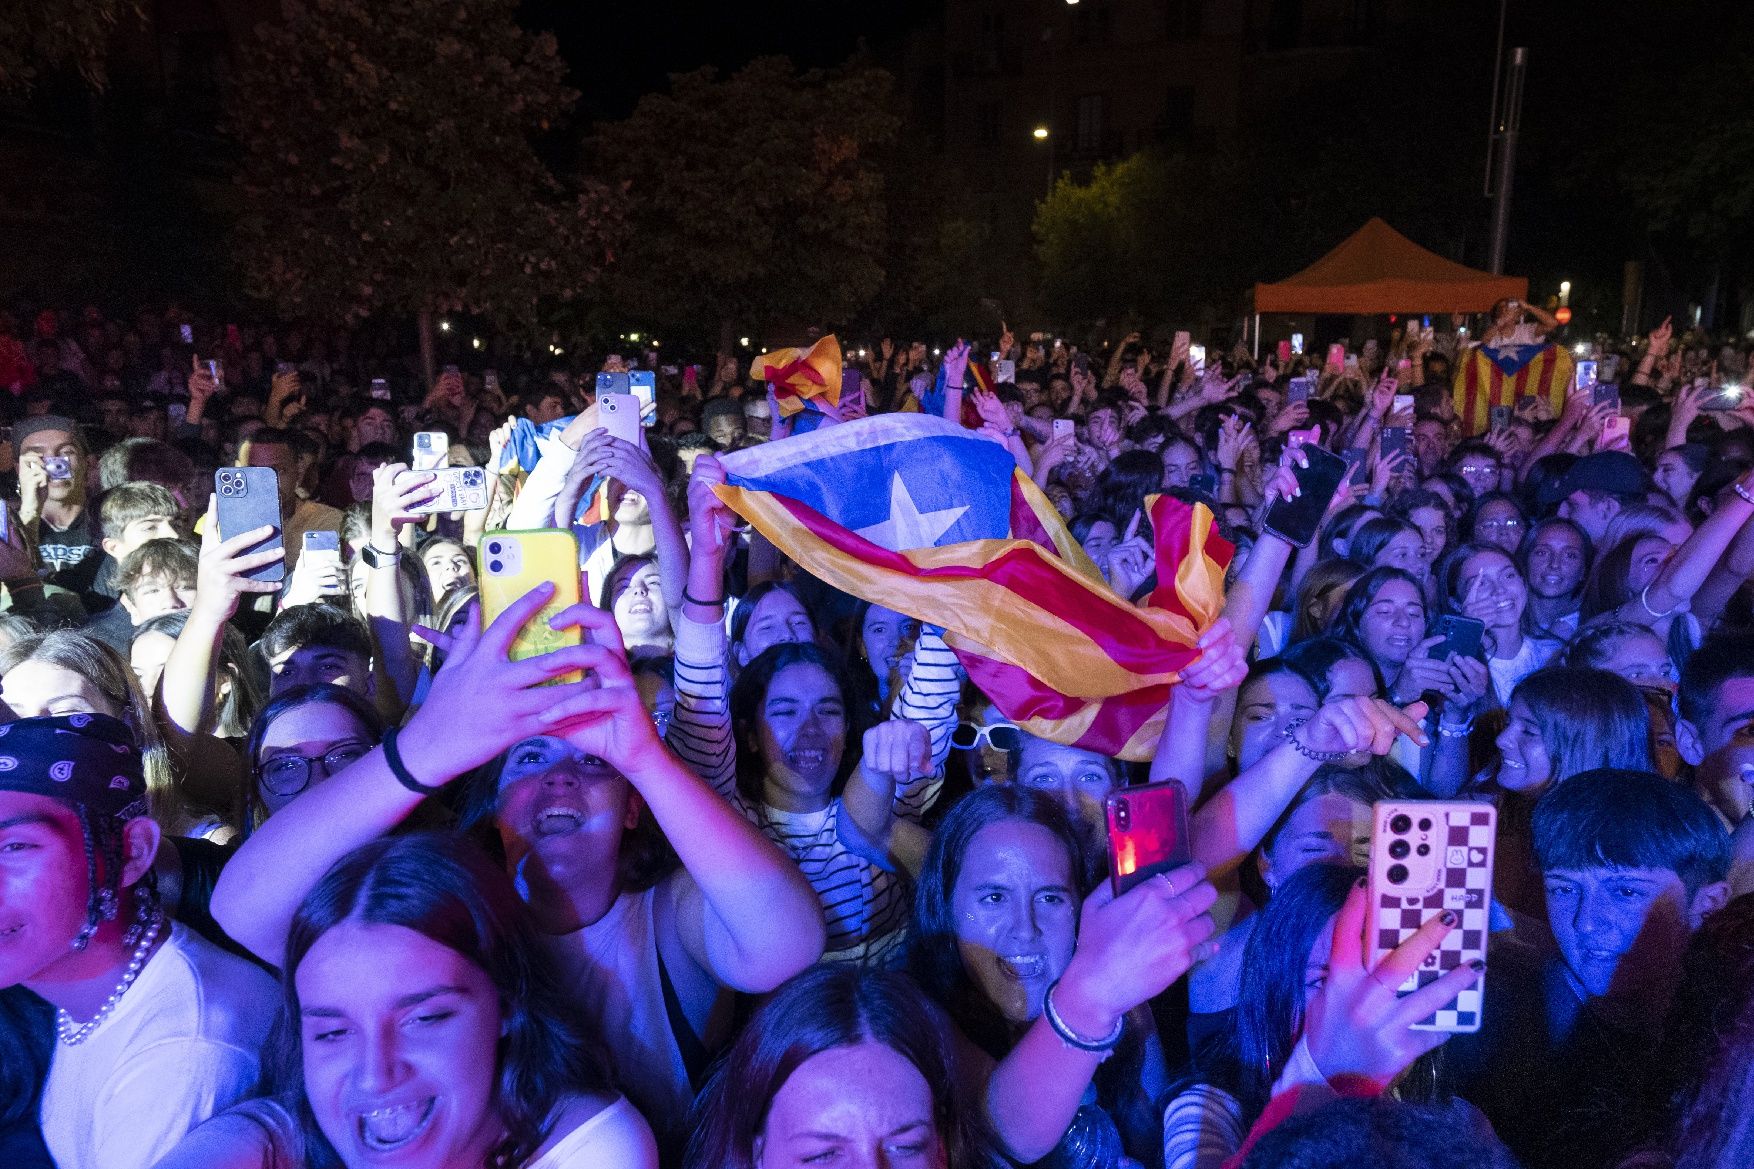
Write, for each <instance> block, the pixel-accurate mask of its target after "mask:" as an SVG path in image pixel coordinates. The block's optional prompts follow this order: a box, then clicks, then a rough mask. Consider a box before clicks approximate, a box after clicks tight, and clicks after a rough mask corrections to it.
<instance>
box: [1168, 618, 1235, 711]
mask: <svg viewBox="0 0 1754 1169" xmlns="http://www.w3.org/2000/svg"><path fill="white" fill-rule="evenodd" d="M1195 644H1196V645H1198V646H1199V648H1200V656H1199V657H1197V658H1195V659H1194V660H1193V661H1192V662H1190V663H1189V664H1188V665H1186V666H1183V667H1182V672H1181V673H1182V676H1181V681H1180V682H1178V683H1176V690H1175V692H1176V696H1177V697H1179V698H1182V699H1186V700H1192V701H1194V702H1205V703H1211V702H1216V701H1218V699H1219V697H1220V696H1222V695H1223V694H1224V693H1225V692H1226V691H1229V690H1234V689H1235V688H1236V687H1238V686H1240V685H1242V679H1243V676H1244V675H1245V674H1247V673H1248V654H1247V653H1246V652H1244V650H1243V647H1242V644H1241V643H1240V642H1239V641H1237V639H1236V631H1235V630H1234V629H1232V628H1231V625H1230V618H1228V617H1220V618H1218V620H1216V621H1214V622H1212V627H1211V628H1210V629H1208V630H1206V632H1205V633H1203V634H1201V635H1200V640H1199V641H1198V642H1196V643H1195Z"/></svg>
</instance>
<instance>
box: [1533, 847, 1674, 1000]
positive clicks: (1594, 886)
mask: <svg viewBox="0 0 1754 1169" xmlns="http://www.w3.org/2000/svg"><path fill="white" fill-rule="evenodd" d="M1542 876H1543V879H1544V883H1545V885H1546V890H1547V922H1548V924H1549V925H1550V926H1551V927H1552V929H1553V940H1554V942H1555V943H1557V944H1558V946H1559V953H1560V955H1561V956H1562V957H1563V958H1564V959H1565V966H1566V969H1567V971H1568V972H1569V973H1570V975H1571V977H1572V980H1573V981H1574V982H1575V983H1576V984H1577V986H1578V988H1579V989H1580V990H1581V991H1582V992H1583V994H1584V995H1585V996H1586V997H1589V998H1603V997H1613V998H1616V999H1620V1000H1622V1001H1626V1002H1628V1003H1640V1004H1649V1003H1652V1002H1664V1001H1667V995H1668V992H1669V990H1670V989H1671V988H1672V987H1673V984H1674V980H1675V977H1676V974H1677V971H1678V968H1679V965H1680V961H1681V955H1682V954H1683V953H1684V952H1685V951H1686V949H1687V938H1688V935H1689V934H1690V933H1691V930H1692V927H1693V925H1694V924H1696V923H1695V922H1694V921H1693V920H1692V919H1693V910H1692V907H1691V906H1690V904H1689V901H1690V899H1689V898H1688V896H1687V887H1686V886H1685V885H1684V884H1683V883H1682V882H1681V878H1680V877H1677V876H1676V875H1675V874H1674V873H1673V872H1672V871H1670V870H1669V869H1621V868H1599V869H1594V868H1592V869H1551V870H1549V871H1547V872H1546V873H1544V874H1542Z"/></svg>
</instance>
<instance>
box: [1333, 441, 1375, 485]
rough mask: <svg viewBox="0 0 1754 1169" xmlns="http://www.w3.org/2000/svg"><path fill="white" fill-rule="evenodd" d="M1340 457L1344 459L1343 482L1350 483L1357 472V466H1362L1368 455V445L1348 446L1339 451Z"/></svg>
mask: <svg viewBox="0 0 1754 1169" xmlns="http://www.w3.org/2000/svg"><path fill="white" fill-rule="evenodd" d="M1340 457H1341V458H1342V459H1345V460H1346V478H1345V479H1344V480H1343V482H1346V483H1350V482H1352V479H1353V477H1354V476H1356V475H1357V474H1358V468H1360V467H1362V466H1364V460H1365V459H1367V458H1369V457H1370V450H1369V448H1368V447H1361V446H1349V447H1347V448H1346V449H1345V450H1343V451H1341V452H1340Z"/></svg>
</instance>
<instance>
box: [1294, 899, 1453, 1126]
mask: <svg viewBox="0 0 1754 1169" xmlns="http://www.w3.org/2000/svg"><path fill="white" fill-rule="evenodd" d="M1368 909H1369V895H1368V894H1367V893H1366V891H1365V889H1364V888H1363V882H1360V883H1359V887H1358V888H1355V889H1353V890H1352V892H1351V893H1349V894H1347V896H1346V903H1345V904H1344V905H1342V906H1341V907H1340V912H1339V914H1338V916H1336V917H1335V919H1334V942H1333V949H1332V952H1331V953H1330V954H1329V957H1328V977H1327V980H1326V981H1325V982H1324V983H1323V984H1322V986H1321V989H1319V990H1317V991H1316V994H1315V999H1314V1001H1312V1002H1311V1003H1310V1005H1309V1010H1308V1012H1307V1013H1306V1014H1305V1016H1304V1023H1303V1041H1304V1043H1305V1045H1306V1047H1307V1049H1308V1051H1309V1054H1310V1057H1311V1058H1312V1059H1313V1060H1314V1061H1315V1065H1316V1067H1317V1068H1318V1069H1319V1070H1320V1071H1321V1073H1322V1075H1323V1076H1324V1077H1325V1078H1326V1079H1327V1080H1328V1081H1329V1083H1333V1082H1334V1081H1336V1080H1342V1079H1348V1078H1350V1079H1354V1080H1363V1081H1364V1082H1365V1083H1366V1084H1367V1085H1369V1086H1370V1087H1372V1088H1374V1089H1375V1090H1377V1091H1379V1092H1380V1091H1383V1090H1385V1089H1386V1088H1387V1087H1388V1086H1389V1084H1390V1083H1391V1082H1393V1080H1394V1079H1395V1077H1396V1076H1398V1075H1400V1074H1401V1073H1402V1072H1403V1071H1405V1070H1406V1069H1407V1067H1408V1065H1410V1064H1411V1063H1412V1062H1413V1061H1414V1060H1416V1059H1418V1058H1419V1057H1420V1056H1422V1055H1424V1054H1425V1053H1426V1052H1428V1051H1431V1050H1432V1049H1433V1048H1436V1047H1438V1046H1440V1045H1442V1043H1443V1042H1444V1040H1446V1039H1448V1038H1449V1036H1448V1034H1446V1033H1445V1032H1442V1031H1414V1030H1413V1029H1412V1026H1413V1024H1415V1023H1417V1022H1420V1021H1421V1020H1423V1019H1426V1018H1429V1017H1430V1016H1431V1013H1432V1012H1433V1011H1435V1010H1437V1009H1438V1008H1439V1007H1442V1006H1443V1005H1444V1004H1445V1003H1448V1002H1450V1001H1451V1000H1453V999H1454V998H1455V997H1456V995H1458V994H1460V993H1461V992H1462V991H1463V990H1466V989H1467V988H1468V987H1470V986H1472V985H1474V983H1475V982H1477V981H1478V980H1479V978H1480V975H1481V973H1482V972H1483V971H1484V970H1485V967H1484V965H1479V966H1475V965H1464V966H1458V967H1456V968H1455V969H1454V970H1451V971H1450V972H1448V973H1447V974H1445V975H1444V976H1443V977H1441V978H1439V979H1437V980H1436V981H1435V982H1431V983H1428V984H1427V985H1425V986H1422V987H1420V988H1419V989H1418V990H1416V991H1414V992H1412V993H1411V994H1408V995H1406V996H1402V995H1401V994H1399V992H1398V991H1397V990H1396V989H1395V988H1396V987H1398V986H1400V985H1401V984H1402V983H1404V982H1406V981H1407V979H1409V978H1411V977H1412V976H1413V975H1414V974H1415V973H1416V972H1417V971H1418V969H1419V964H1420V963H1421V962H1423V961H1425V959H1426V957H1427V956H1428V955H1429V954H1431V953H1432V952H1433V951H1434V950H1436V949H1437V947H1438V945H1439V944H1440V943H1441V942H1442V941H1443V939H1444V936H1445V935H1446V934H1448V933H1449V932H1450V930H1452V929H1454V928H1455V927H1456V925H1457V924H1458V923H1457V918H1456V915H1455V913H1454V912H1453V911H1452V910H1447V909H1446V910H1444V912H1443V913H1442V914H1441V915H1439V916H1437V917H1434V918H1432V919H1431V920H1430V921H1428V922H1426V923H1425V924H1424V925H1423V926H1421V927H1419V932H1417V933H1415V934H1414V935H1413V936H1412V937H1410V938H1408V939H1407V940H1406V941H1404V942H1402V943H1401V944H1400V945H1399V946H1397V947H1395V949H1394V950H1392V951H1391V952H1389V953H1387V954H1384V955H1383V956H1382V959H1381V960H1380V961H1378V962H1376V963H1375V964H1374V965H1373V964H1372V963H1371V962H1370V960H1369V952H1370V951H1369V947H1368V946H1367V945H1366V938H1367V936H1368V934H1367V931H1368V929H1369V920H1368V919H1369V912H1368Z"/></svg>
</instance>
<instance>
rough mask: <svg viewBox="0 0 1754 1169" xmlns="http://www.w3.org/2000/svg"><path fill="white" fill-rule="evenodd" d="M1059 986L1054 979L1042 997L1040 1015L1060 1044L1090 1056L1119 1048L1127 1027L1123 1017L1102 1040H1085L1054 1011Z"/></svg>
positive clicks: (1105, 1053)
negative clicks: (1056, 989)
mask: <svg viewBox="0 0 1754 1169" xmlns="http://www.w3.org/2000/svg"><path fill="white" fill-rule="evenodd" d="M1059 985H1060V980H1059V979H1057V978H1056V979H1054V982H1053V985H1052V986H1049V987H1048V992H1047V993H1046V994H1045V995H1043V996H1042V999H1041V1013H1042V1014H1044V1015H1046V1016H1047V1020H1048V1026H1049V1027H1052V1028H1053V1029H1054V1034H1055V1035H1058V1036H1059V1037H1060V1042H1062V1043H1064V1044H1065V1045H1066V1046H1067V1047H1075V1048H1077V1049H1078V1050H1079V1051H1088V1052H1090V1053H1091V1054H1092V1055H1107V1054H1109V1053H1110V1052H1112V1051H1113V1050H1114V1049H1115V1048H1116V1047H1117V1046H1119V1044H1120V1042H1121V1032H1122V1031H1123V1030H1125V1029H1126V1026H1127V1020H1126V1018H1125V1017H1124V1016H1123V1017H1122V1018H1120V1019H1118V1020H1116V1021H1115V1029H1114V1030H1113V1031H1111V1032H1109V1033H1108V1034H1107V1035H1106V1036H1104V1037H1103V1038H1101V1039H1086V1038H1085V1037H1084V1036H1082V1035H1080V1034H1078V1032H1076V1031H1074V1030H1072V1028H1071V1027H1069V1026H1067V1025H1066V1020H1064V1019H1062V1018H1060V1012H1059V1011H1057V1010H1055V1009H1054V989H1055V988H1056V987H1058V986H1059Z"/></svg>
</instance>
